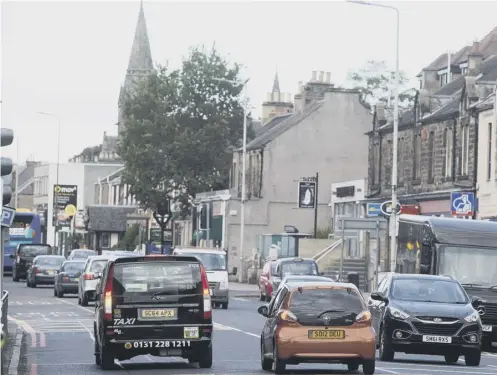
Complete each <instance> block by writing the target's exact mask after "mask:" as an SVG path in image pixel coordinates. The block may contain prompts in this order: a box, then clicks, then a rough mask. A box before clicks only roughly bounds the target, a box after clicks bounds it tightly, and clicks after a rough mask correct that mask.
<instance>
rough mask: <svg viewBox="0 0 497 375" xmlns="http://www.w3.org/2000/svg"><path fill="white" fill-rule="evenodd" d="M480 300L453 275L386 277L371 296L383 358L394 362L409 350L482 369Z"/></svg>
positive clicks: (375, 326)
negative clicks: (472, 296) (478, 309)
mask: <svg viewBox="0 0 497 375" xmlns="http://www.w3.org/2000/svg"><path fill="white" fill-rule="evenodd" d="M480 302H481V299H479V298H478V297H475V298H474V299H473V300H471V299H470V298H469V297H468V295H467V294H466V292H465V291H464V289H463V287H462V286H461V284H459V282H458V281H457V280H455V279H454V278H452V277H451V276H434V275H418V274H389V275H387V277H385V278H383V280H382V282H381V283H380V285H379V286H378V290H377V291H375V292H373V293H371V296H370V298H369V308H370V311H371V314H372V316H373V326H374V328H375V330H376V332H378V336H377V338H378V342H377V344H378V346H379V356H380V359H381V360H382V361H393V359H394V356H395V353H396V352H404V353H407V354H427V355H430V354H431V355H441V356H444V358H445V361H446V362H447V363H450V364H455V363H457V362H458V360H459V357H460V356H461V355H463V356H464V360H465V362H466V365H467V366H479V364H480V358H481V348H480V346H481V342H482V341H481V340H482V325H481V321H480V315H479V313H478V311H477V310H476V309H475V306H478V304H479V303H480Z"/></svg>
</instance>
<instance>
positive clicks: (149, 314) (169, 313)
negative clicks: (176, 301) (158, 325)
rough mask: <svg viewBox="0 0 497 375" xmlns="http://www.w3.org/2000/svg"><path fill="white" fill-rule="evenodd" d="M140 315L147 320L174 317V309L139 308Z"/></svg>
mask: <svg viewBox="0 0 497 375" xmlns="http://www.w3.org/2000/svg"><path fill="white" fill-rule="evenodd" d="M140 317H141V318H142V319H149V320H163V319H175V318H176V309H153V310H148V309H147V310H141V312H140Z"/></svg>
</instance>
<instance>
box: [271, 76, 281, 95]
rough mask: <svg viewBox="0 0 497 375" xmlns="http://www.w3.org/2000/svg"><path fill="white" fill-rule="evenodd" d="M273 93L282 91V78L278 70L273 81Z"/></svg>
mask: <svg viewBox="0 0 497 375" xmlns="http://www.w3.org/2000/svg"><path fill="white" fill-rule="evenodd" d="M272 92H273V93H276V92H278V93H279V92H280V80H279V78H278V71H276V73H275V74H274V81H273V91H272Z"/></svg>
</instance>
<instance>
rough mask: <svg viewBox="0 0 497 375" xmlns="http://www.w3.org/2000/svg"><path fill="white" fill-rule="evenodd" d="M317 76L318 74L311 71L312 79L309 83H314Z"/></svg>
mask: <svg viewBox="0 0 497 375" xmlns="http://www.w3.org/2000/svg"><path fill="white" fill-rule="evenodd" d="M317 75H318V72H317V71H316V70H313V71H312V78H311V81H312V82H316V80H317Z"/></svg>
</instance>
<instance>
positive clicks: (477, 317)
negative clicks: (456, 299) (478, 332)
mask: <svg viewBox="0 0 497 375" xmlns="http://www.w3.org/2000/svg"><path fill="white" fill-rule="evenodd" d="M464 320H465V321H467V322H468V323H474V322H478V321H479V320H480V314H478V311H473V312H472V313H471V314H469V315H468V316H467V317H465V318H464Z"/></svg>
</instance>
